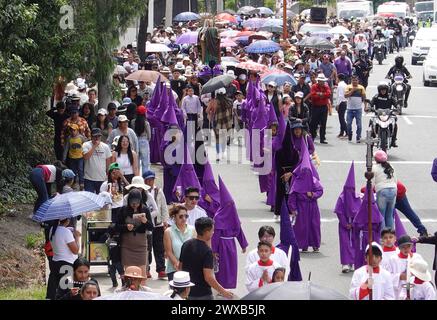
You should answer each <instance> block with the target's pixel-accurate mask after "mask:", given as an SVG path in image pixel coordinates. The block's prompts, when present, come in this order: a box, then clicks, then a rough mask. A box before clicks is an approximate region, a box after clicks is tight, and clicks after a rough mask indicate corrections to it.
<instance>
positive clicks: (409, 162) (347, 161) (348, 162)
mask: <svg viewBox="0 0 437 320" xmlns="http://www.w3.org/2000/svg"><path fill="white" fill-rule="evenodd" d="M321 162H322V163H334V164H335V163H340V164H350V163H351V162H352V160H321ZM354 162H355V163H358V164H364V163H366V161H362V160H354ZM390 163H394V164H408V165H409V164H414V165H416V164H423V165H430V164H432V161H390Z"/></svg>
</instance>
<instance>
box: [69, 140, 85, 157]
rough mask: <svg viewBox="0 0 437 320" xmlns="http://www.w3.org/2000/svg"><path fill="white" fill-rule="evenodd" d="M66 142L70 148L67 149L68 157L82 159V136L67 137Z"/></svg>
mask: <svg viewBox="0 0 437 320" xmlns="http://www.w3.org/2000/svg"><path fill="white" fill-rule="evenodd" d="M68 142H69V144H70V149H69V150H68V158H70V159H82V158H83V154H82V138H81V136H77V137H69V138H68Z"/></svg>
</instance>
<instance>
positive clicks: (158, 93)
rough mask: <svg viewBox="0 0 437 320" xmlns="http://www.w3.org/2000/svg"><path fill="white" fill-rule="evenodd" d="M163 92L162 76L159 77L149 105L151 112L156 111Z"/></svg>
mask: <svg viewBox="0 0 437 320" xmlns="http://www.w3.org/2000/svg"><path fill="white" fill-rule="evenodd" d="M161 91H162V84H161V75H159V77H158V80H157V81H156V85H155V89H153V93H152V97H151V99H150V103H149V108H148V109H150V112H153V111H155V109H156V107H157V106H158V103H159V99H160V97H161Z"/></svg>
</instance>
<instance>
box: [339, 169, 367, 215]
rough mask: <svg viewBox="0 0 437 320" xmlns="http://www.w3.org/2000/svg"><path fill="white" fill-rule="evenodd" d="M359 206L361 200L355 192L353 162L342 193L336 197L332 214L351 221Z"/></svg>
mask: <svg viewBox="0 0 437 320" xmlns="http://www.w3.org/2000/svg"><path fill="white" fill-rule="evenodd" d="M360 206H361V199H360V197H359V196H358V195H357V194H356V192H355V170H354V162H353V161H352V164H351V166H350V169H349V173H348V176H347V179H346V182H345V183H344V186H343V191H342V192H341V194H340V196H339V197H338V200H337V204H336V205H335V209H334V212H335V213H337V214H341V215H343V216H345V217H347V218H352V219H353V218H354V217H355V216H356V214H357V213H358V210H359V209H360Z"/></svg>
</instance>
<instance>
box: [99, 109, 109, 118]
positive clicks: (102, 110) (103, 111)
mask: <svg viewBox="0 0 437 320" xmlns="http://www.w3.org/2000/svg"><path fill="white" fill-rule="evenodd" d="M97 114H98V115H99V114H101V115H104V116H106V115H107V114H108V111H106V109H103V108H101V109H99V111H98V112H97Z"/></svg>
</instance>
